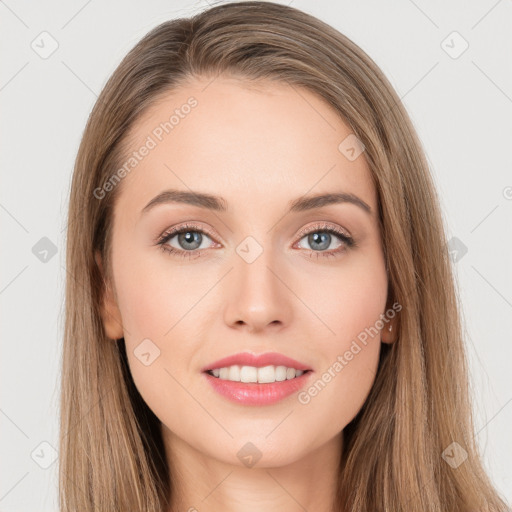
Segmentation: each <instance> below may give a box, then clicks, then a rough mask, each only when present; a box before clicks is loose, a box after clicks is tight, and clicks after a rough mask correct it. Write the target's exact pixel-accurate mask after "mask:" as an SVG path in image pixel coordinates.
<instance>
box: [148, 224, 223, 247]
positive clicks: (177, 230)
mask: <svg viewBox="0 0 512 512" xmlns="http://www.w3.org/2000/svg"><path fill="white" fill-rule="evenodd" d="M186 230H190V231H198V232H200V233H204V234H206V235H208V236H209V237H210V238H212V239H213V240H215V239H216V235H214V234H213V233H212V232H211V231H210V230H209V229H208V228H205V227H204V226H203V225H200V224H195V223H194V222H193V221H192V222H185V223H184V224H181V225H178V226H173V227H172V228H169V229H166V230H165V231H164V232H163V233H162V234H161V235H158V237H157V238H156V240H155V243H157V244H158V243H163V240H166V239H169V238H172V236H173V235H176V234H178V233H181V232H182V231H186ZM203 250H204V249H203Z"/></svg>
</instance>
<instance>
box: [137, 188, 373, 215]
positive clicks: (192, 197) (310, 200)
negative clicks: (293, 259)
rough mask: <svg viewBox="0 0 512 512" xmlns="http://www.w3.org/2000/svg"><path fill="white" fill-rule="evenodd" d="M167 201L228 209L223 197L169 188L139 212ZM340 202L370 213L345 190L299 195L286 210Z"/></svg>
mask: <svg viewBox="0 0 512 512" xmlns="http://www.w3.org/2000/svg"><path fill="white" fill-rule="evenodd" d="M168 203H178V204H188V205H192V206H199V207H200V208H206V209H208V210H213V211H215V212H226V211H227V209H228V202H227V201H226V200H225V199H224V198H223V197H219V196H214V195H211V194H205V193H202V192H194V191H186V190H173V189H170V190H165V191H163V192H161V193H160V194H158V195H157V196H155V197H154V198H153V199H151V201H149V203H148V204H147V205H146V206H145V207H144V208H143V209H142V211H141V214H144V213H147V212H148V211H149V210H151V209H153V208H154V207H155V206H157V205H160V204H168ZM341 203H349V204H354V205H356V206H358V207H359V208H361V209H362V210H364V211H365V212H367V213H369V214H370V215H371V213H372V209H371V207H370V206H369V205H368V204H367V203H366V202H365V201H363V200H362V199H361V198H359V197H357V196H356V195H354V194H351V193H347V192H337V193H328V194H316V195H310V196H303V197H299V198H298V199H295V200H293V201H290V202H289V203H288V207H289V210H288V212H290V213H297V212H304V211H307V210H313V209H315V208H321V207H323V206H328V205H331V204H341Z"/></svg>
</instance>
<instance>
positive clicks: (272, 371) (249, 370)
mask: <svg viewBox="0 0 512 512" xmlns="http://www.w3.org/2000/svg"><path fill="white" fill-rule="evenodd" d="M211 372H212V374H213V375H214V377H218V378H220V379H222V380H231V381H233V382H258V383H260V384H267V383H271V382H281V381H283V380H290V379H294V378H295V377H300V376H301V375H302V374H303V373H304V371H303V370H296V369H295V368H287V367H286V366H264V367H262V368H256V367H255V366H239V365H233V366H229V367H225V368H216V369H215V370H211Z"/></svg>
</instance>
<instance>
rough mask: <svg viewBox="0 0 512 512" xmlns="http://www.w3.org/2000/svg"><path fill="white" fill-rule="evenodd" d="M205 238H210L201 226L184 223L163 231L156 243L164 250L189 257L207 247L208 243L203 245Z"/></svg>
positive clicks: (196, 255)
mask: <svg viewBox="0 0 512 512" xmlns="http://www.w3.org/2000/svg"><path fill="white" fill-rule="evenodd" d="M174 239H175V240H174ZM206 239H211V238H210V236H209V235H208V234H207V233H206V232H205V231H204V229H203V228H201V227H199V226H195V225H191V224H186V225H184V226H181V227H178V228H172V229H171V230H169V231H166V232H165V233H163V234H162V235H161V237H160V238H159V240H158V242H157V244H158V245H159V246H160V247H161V248H162V250H163V251H164V252H167V253H170V254H173V255H176V256H181V257H185V258H187V257H188V258H190V257H192V256H195V257H199V256H200V255H201V251H202V250H203V249H207V248H208V247H209V246H208V244H206V245H203V242H205V241H206Z"/></svg>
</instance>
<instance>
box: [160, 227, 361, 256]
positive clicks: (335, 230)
mask: <svg viewBox="0 0 512 512" xmlns="http://www.w3.org/2000/svg"><path fill="white" fill-rule="evenodd" d="M187 230H190V231H197V232H200V233H203V234H206V235H208V237H209V238H211V239H212V240H213V241H214V242H215V243H218V242H216V238H217V237H216V235H213V234H212V233H211V231H210V229H209V228H205V227H204V226H203V225H200V224H196V223H195V222H193V221H189V222H185V223H184V224H181V225H178V226H173V227H172V228H169V229H167V230H165V231H164V232H163V233H162V234H161V235H159V236H158V237H157V239H156V240H155V244H156V245H160V246H161V247H162V248H164V246H165V245H166V244H167V242H168V241H169V240H170V239H171V238H173V237H174V236H175V235H177V234H180V233H182V232H185V231H187ZM317 231H318V232H322V231H323V232H328V233H331V234H334V235H335V236H338V237H339V238H340V239H341V241H342V243H343V244H344V245H345V246H347V248H350V247H355V246H356V245H357V244H356V242H355V241H354V239H353V238H352V236H351V235H350V233H348V231H347V230H345V229H344V228H342V227H340V226H338V225H337V224H333V223H331V222H328V221H317V222H316V223H315V222H312V223H310V224H308V225H307V226H306V227H304V228H302V229H301V230H300V231H299V233H298V234H297V235H296V237H298V239H297V241H296V242H294V245H295V244H296V243H298V242H300V241H301V240H302V238H304V236H307V235H309V234H310V233H314V232H317ZM169 250H170V252H177V253H184V254H189V255H193V254H198V253H201V252H202V251H205V250H206V249H194V250H193V251H185V250H182V249H176V248H173V247H171V248H170V249H169ZM313 252H315V253H316V254H318V255H326V256H327V255H334V254H335V253H337V252H338V250H335V251H313Z"/></svg>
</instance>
